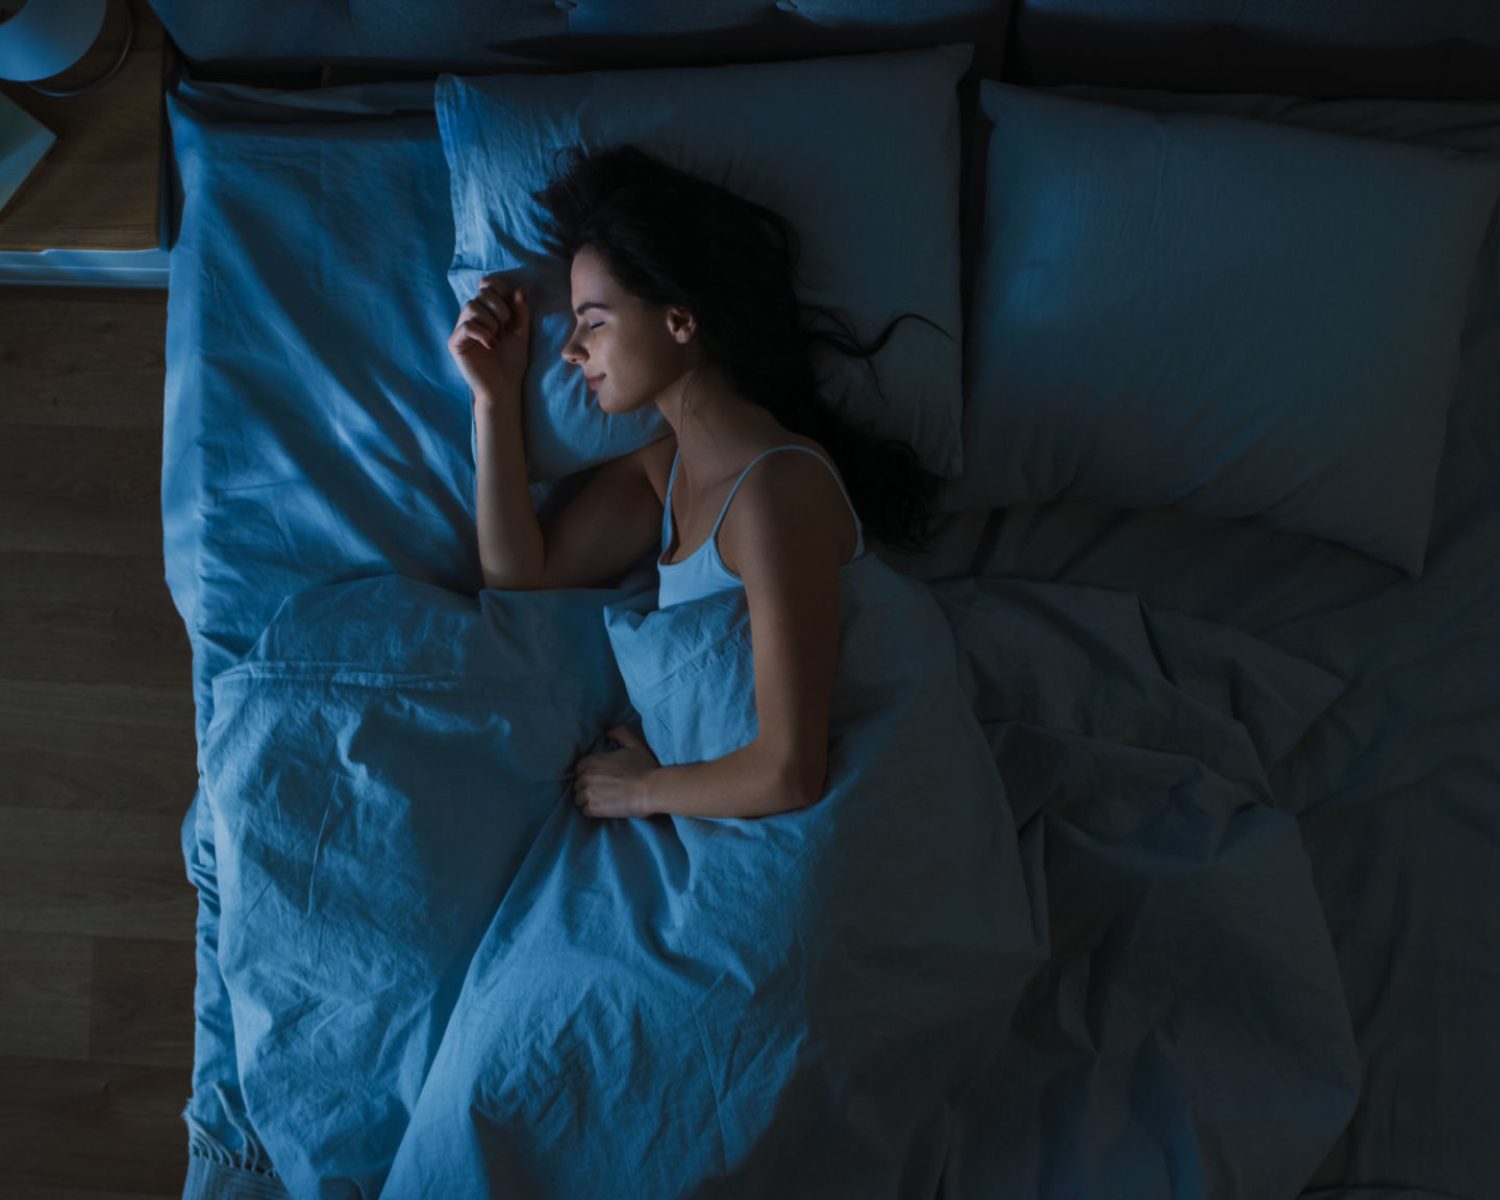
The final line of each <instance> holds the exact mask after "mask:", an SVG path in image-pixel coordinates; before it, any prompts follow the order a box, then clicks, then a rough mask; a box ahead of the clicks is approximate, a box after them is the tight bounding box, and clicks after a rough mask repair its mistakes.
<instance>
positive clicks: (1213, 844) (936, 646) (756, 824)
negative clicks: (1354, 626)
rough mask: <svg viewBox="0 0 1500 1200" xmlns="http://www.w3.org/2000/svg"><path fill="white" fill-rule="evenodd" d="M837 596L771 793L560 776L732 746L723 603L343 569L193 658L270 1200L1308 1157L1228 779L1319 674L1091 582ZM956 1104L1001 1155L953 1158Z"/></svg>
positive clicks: (1012, 1173) (1301, 961)
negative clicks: (812, 761) (197, 660)
mask: <svg viewBox="0 0 1500 1200" xmlns="http://www.w3.org/2000/svg"><path fill="white" fill-rule="evenodd" d="M844 584H845V587H844V593H843V596H844V601H843V602H844V624H843V632H842V641H841V650H840V665H839V671H838V678H837V682H836V688H835V697H834V704H833V724H832V728H831V757H830V768H829V784H828V789H827V791H826V793H825V795H824V796H823V797H822V799H821V800H820V801H819V802H818V803H816V804H814V805H812V806H810V807H808V808H806V809H802V810H797V811H795V812H791V813H784V814H778V815H777V816H774V817H769V818H761V819H753V820H752V819H747V820H707V819H699V818H681V817H674V816H667V815H664V814H659V815H657V816H654V817H651V818H648V819H645V820H634V821H623V820H596V819H594V818H590V817H586V816H584V815H583V814H582V813H581V812H580V811H579V810H578V809H577V808H576V807H575V806H574V805H573V804H572V802H571V779H570V768H571V764H572V762H573V761H574V760H575V759H576V757H577V756H578V755H579V754H582V753H587V752H590V751H591V750H598V749H604V748H605V741H604V738H603V733H602V731H603V730H604V729H607V728H610V727H612V726H613V725H614V724H617V723H619V722H620V721H621V720H638V721H639V723H640V726H641V728H642V730H643V732H644V733H645V735H646V737H647V740H648V742H649V743H650V744H651V745H652V747H653V749H654V750H655V751H656V753H657V754H658V757H659V758H660V760H661V761H662V762H663V763H664V764H672V763H677V762H691V761H697V760H700V759H702V758H705V757H714V756H718V755H721V754H724V753H727V752H729V751H730V750H732V749H735V748H737V746H739V745H742V744H744V742H745V741H748V740H749V739H750V738H751V737H753V736H754V730H755V728H756V720H755V712H754V702H753V668H752V659H751V656H750V650H749V627H748V614H747V612H746V610H745V605H744V599H743V594H742V593H731V594H730V595H729V596H728V597H725V596H723V595H721V596H717V597H706V598H704V599H701V600H697V601H692V602H689V603H687V604H682V605H676V606H673V607H671V608H669V609H665V610H656V609H655V606H654V600H655V597H654V588H652V587H647V588H644V589H641V588H636V589H635V590H633V591H627V590H626V589H624V588H620V589H611V590H600V589H575V590H565V591H557V592H536V593H528V592H496V591H486V592H484V593H482V594H481V596H480V598H479V599H478V601H475V600H473V599H471V598H469V597H466V596H459V595H456V594H454V593H451V592H447V591H445V590H443V589H441V588H437V587H434V586H433V585H430V584H427V583H422V582H419V581H415V580H410V579H404V578H402V577H399V576H385V577H379V578H376V579H372V580H361V581H354V582H350V583H341V584H335V585H330V586H327V587H323V588H318V589H313V590H311V591H308V592H304V593H302V594H300V595H299V596H296V597H293V598H290V599H288V600H287V601H286V602H285V603H284V604H283V605H282V606H281V608H280V609H279V610H278V612H277V614H276V616H275V618H274V620H273V621H272V623H271V624H270V626H269V627H268V628H267V630H266V632H265V633H264V635H263V636H262V637H261V638H260V639H259V641H258V642H257V643H256V645H255V646H254V647H253V649H252V650H251V652H250V653H249V654H248V655H247V656H246V657H245V659H244V660H243V661H242V662H241V663H239V664H237V665H236V666H235V667H233V668H231V669H229V670H227V671H225V672H223V673H221V674H220V675H219V676H217V677H216V678H215V679H214V682H213V688H214V702H215V712H214V719H213V722H212V725H211V727H210V729H209V732H208V736H207V740H206V743H205V747H204V760H205V768H206V776H205V795H204V797H203V801H204V803H203V805H202V812H203V814H204V819H206V820H208V821H210V822H211V824H212V836H213V840H214V842H215V844H216V845H217V847H218V848H219V859H218V879H219V902H220V928H219V956H220V963H221V967H222V971H223V977H224V981H225V985H226V988H227V991H228V995H229V999H230V1007H231V1011H232V1012H233V1016H234V1036H235V1043H236V1045H237V1046H238V1048H239V1074H240V1079H241V1083H242V1087H243V1093H244V1100H245V1104H246V1108H247V1112H248V1116H249V1120H250V1121H251V1123H252V1124H253V1126H254V1128H255V1130H256V1131H257V1133H258V1134H259V1137H260V1139H261V1141H262V1143H263V1145H264V1147H265V1149H266V1151H267V1153H268V1154H269V1157H270V1159H271V1161H272V1162H273V1163H274V1164H275V1167H276V1171H277V1174H278V1175H279V1176H280V1177H281V1180H282V1181H283V1182H284V1184H285V1185H286V1187H287V1189H288V1190H289V1191H290V1192H291V1193H292V1194H293V1195H297V1196H327V1197H332V1196H350V1197H353V1196H376V1195H381V1196H390V1197H406V1196H411V1197H416V1196H430V1195H445V1196H483V1195H528V1196H532V1195H534V1196H564V1195H590V1196H600V1197H606V1196H620V1197H627V1196H640V1195H653V1196H689V1195H691V1196H699V1197H710V1196H744V1195H775V1194H781V1195H791V1194H799V1189H801V1190H802V1194H817V1195H820V1196H828V1197H839V1196H848V1197H851V1198H853V1197H863V1198H868V1197H881V1196H889V1197H893V1198H894V1197H898V1196H916V1195H928V1196H930V1195H934V1194H936V1191H937V1188H938V1187H939V1186H941V1181H942V1178H943V1176H944V1173H945V1172H946V1174H947V1176H948V1178H949V1179H950V1180H961V1181H962V1184H963V1186H964V1187H966V1188H968V1187H972V1186H974V1185H975V1179H974V1178H970V1176H975V1175H976V1173H979V1174H983V1175H984V1177H985V1180H986V1182H985V1188H986V1190H989V1194H1009V1192H1008V1190H1007V1189H1008V1188H1009V1187H1012V1186H1020V1185H1023V1184H1024V1185H1025V1186H1026V1187H1028V1188H1033V1189H1034V1188H1035V1186H1036V1183H1037V1181H1038V1180H1039V1179H1041V1178H1043V1177H1049V1176H1050V1177H1053V1178H1056V1177H1057V1174H1058V1172H1064V1173H1067V1172H1072V1173H1074V1176H1075V1177H1076V1179H1077V1181H1078V1183H1079V1184H1088V1183H1093V1184H1095V1185H1097V1184H1098V1183H1099V1181H1101V1180H1104V1179H1107V1178H1109V1177H1112V1176H1113V1175H1117V1174H1118V1173H1119V1172H1120V1171H1121V1170H1122V1169H1126V1170H1130V1171H1135V1172H1137V1173H1136V1174H1135V1175H1133V1176H1132V1178H1133V1179H1137V1180H1139V1181H1141V1182H1142V1183H1145V1184H1148V1185H1149V1184H1151V1183H1152V1182H1153V1181H1154V1180H1153V1176H1152V1175H1151V1174H1150V1173H1149V1172H1146V1173H1142V1171H1141V1168H1142V1165H1143V1164H1146V1163H1163V1164H1168V1166H1166V1167H1164V1168H1163V1169H1164V1170H1166V1169H1169V1168H1170V1169H1171V1170H1173V1171H1176V1172H1178V1173H1179V1182H1181V1183H1183V1185H1184V1186H1189V1187H1191V1186H1192V1185H1193V1184H1194V1183H1198V1184H1201V1185H1203V1186H1204V1187H1205V1188H1206V1189H1207V1190H1208V1191H1211V1192H1213V1194H1234V1195H1246V1196H1249V1195H1265V1194H1271V1193H1270V1192H1268V1191H1267V1190H1265V1188H1264V1187H1257V1186H1252V1185H1254V1184H1256V1183H1257V1181H1258V1182H1259V1183H1264V1184H1270V1183H1273V1182H1275V1181H1277V1180H1288V1179H1289V1180H1295V1179H1296V1178H1297V1177H1298V1172H1299V1171H1300V1172H1301V1173H1302V1175H1305V1174H1306V1172H1307V1171H1308V1170H1309V1169H1310V1168H1311V1165H1313V1164H1315V1163H1316V1161H1317V1159H1318V1157H1319V1156H1320V1155H1321V1154H1322V1153H1323V1152H1324V1151H1325V1150H1326V1148H1327V1144H1328V1143H1329V1142H1331V1140H1332V1139H1333V1138H1334V1137H1335V1136H1336V1135H1337V1133H1338V1130H1339V1129H1340V1128H1341V1127H1342V1125H1343V1123H1344V1122H1345V1120H1347V1117H1348V1114H1349V1111H1350V1109H1351V1107H1352V1105H1353V1103H1354V1100H1355V1098H1356V1096H1357V1094H1358V1070H1357V1065H1356V1063H1355V1060H1354V1056H1353V1043H1352V1034H1351V1031H1350V1028H1349V1024H1348V1016H1347V1013H1346V1011H1345V1009H1344V1006H1343V1002H1342V994H1341V991H1340V989H1339V984H1338V975H1337V964H1336V961H1335V959H1334V956H1333V952H1332V948H1331V946H1330V944H1329V940H1328V936H1327V931H1326V927H1325V926H1324V924H1323V921H1322V917H1321V909H1320V908H1319V906H1318V902H1317V897H1316V894H1315V893H1314V891H1313V890H1312V887H1311V882H1310V878H1309V874H1308V866H1307V861H1306V858H1305V856H1304V854H1303V851H1302V847H1301V842H1300V839H1299V837H1298V835H1297V832H1296V828H1295V824H1294V822H1292V821H1291V819H1290V818H1288V817H1285V816H1283V815H1282V814H1280V813H1278V812H1277V811H1276V810H1275V809H1273V808H1272V807H1270V806H1269V805H1268V804H1267V802H1266V801H1267V794H1266V788H1267V784H1266V775H1265V768H1266V765H1267V763H1269V762H1273V761H1274V760H1275V759H1276V758H1277V757H1279V756H1280V755H1281V754H1283V753H1285V751H1286V750H1287V748H1288V747H1289V746H1290V745H1291V744H1292V743H1294V742H1295V741H1296V740H1297V738H1298V737H1299V736H1300V735H1301V733H1302V731H1303V730H1304V729H1305V728H1306V726H1307V725H1308V723H1309V722H1310V721H1311V720H1313V719H1314V718H1315V717H1316V716H1317V714H1318V713H1319V712H1321V711H1322V709H1323V708H1324V707H1326V706H1327V704H1328V703H1329V702H1330V701H1331V700H1332V699H1333V698H1334V697H1335V696H1336V695H1337V694H1338V692H1339V690H1340V688H1341V684H1340V682H1339V680H1337V679H1336V678H1335V677H1333V676H1332V675H1330V674H1329V673H1327V672H1325V671H1323V670H1321V669H1320V668H1317V667H1315V666H1312V665H1311V664H1309V663H1306V662H1304V661H1302V660H1300V659H1297V658H1295V657H1293V656H1290V655H1287V654H1285V653H1283V652H1281V651H1277V650H1274V649H1272V648H1270V647H1268V646H1266V645H1264V644H1262V643H1260V642H1257V641H1256V640H1255V639H1253V638H1250V637H1247V636H1245V635H1243V634H1240V633H1237V632H1235V631H1233V630H1229V629H1225V628H1221V627H1216V626H1213V625H1211V624H1208V623H1205V622H1201V621H1197V620H1194V619H1191V618H1186V617H1182V616H1178V615H1174V614H1171V613H1169V612H1164V613H1154V612H1151V611H1149V610H1147V609H1146V608H1145V607H1144V606H1142V605H1141V604H1140V603H1139V602H1138V601H1137V600H1136V599H1135V597H1133V596H1131V595H1128V594H1125V593H1119V592H1106V591H1101V590H1099V589H1090V588H1079V587H1074V586H1070V585H1035V584H1033V585H1024V584H1016V585H1005V584H996V583H990V584H985V585H983V587H984V594H983V595H982V596H981V595H980V593H979V592H977V591H976V592H975V593H973V594H970V595H964V594H962V593H952V594H949V595H947V596H946V597H945V599H944V602H943V603H941V604H940V603H939V602H938V601H937V599H936V598H935V596H934V593H933V591H932V590H931V589H930V588H929V587H928V586H927V585H926V584H923V583H921V582H919V581H915V580H912V579H910V578H908V577H905V576H903V575H900V574H898V573H896V572H894V571H892V570H891V569H890V568H889V567H887V566H886V565H885V564H883V563H881V562H880V560H878V559H877V558H874V557H873V556H867V557H866V558H864V559H861V560H858V561H857V562H856V563H855V564H851V566H850V567H848V568H846V570H845V577H844ZM977 586H979V585H976V587H977ZM981 601H982V602H981ZM955 627H959V628H961V629H962V632H963V645H964V646H965V647H966V648H965V650H964V651H963V652H962V653H960V652H959V651H958V649H957V646H956V645H955V642H954V639H953V635H952V629H953V628H955ZM1018 826H1020V827H1022V828H1024V829H1025V830H1026V834H1025V836H1024V837H1022V838H1020V839H1018V837H1017V828H1018ZM1106 935H1107V936H1106ZM1044 964H1045V969H1044ZM1002 1057H1003V1061H1004V1062H1005V1064H1006V1066H1005V1069H1004V1070H1002V1071H1000V1072H999V1073H998V1076H996V1072H994V1071H993V1070H992V1068H993V1067H994V1065H995V1063H996V1062H997V1061H999V1060H1001V1058H1002ZM987 1073H988V1077H992V1078H993V1077H998V1078H1000V1079H1001V1080H1002V1081H1003V1086H1002V1088H1001V1089H1000V1090H999V1091H993V1090H990V1091H980V1090H978V1084H979V1082H980V1080H981V1079H982V1078H984V1077H986V1075H987ZM1127 1099H1128V1101H1129V1103H1128V1104H1126V1103H1125V1101H1126V1100H1127ZM976 1102H977V1103H982V1104H983V1105H985V1106H986V1109H987V1111H986V1128H987V1130H988V1131H989V1136H990V1137H992V1138H994V1139H998V1143H999V1145H1000V1146H1002V1147H1003V1150H1004V1152H1003V1153H1000V1154H996V1153H994V1150H995V1149H996V1147H995V1146H994V1145H992V1146H990V1147H988V1148H985V1149H983V1150H982V1152H976V1148H971V1147H967V1146H965V1145H962V1144H959V1143H956V1142H955V1141H954V1136H953V1135H954V1132H955V1130H956V1129H957V1120H956V1114H957V1112H958V1110H959V1109H961V1108H962V1107H963V1106H965V1105H968V1104H972V1103H976ZM1044 1119H1045V1120H1046V1121H1047V1124H1048V1127H1049V1128H1050V1129H1051V1130H1053V1131H1054V1132H1053V1133H1052V1135H1050V1136H1048V1137H1046V1138H1044V1137H1043V1136H1042V1132H1041V1127H1040V1122H1041V1121H1042V1120H1044ZM1272 1146H1274V1147H1276V1149H1277V1153H1276V1154H1274V1155H1271V1154H1268V1153H1267V1150H1268V1148H1269V1147H1272ZM1247 1171H1248V1172H1249V1173H1247ZM1231 1173H1232V1174H1233V1177H1234V1178H1235V1179H1236V1180H1238V1181H1240V1184H1239V1186H1241V1187H1248V1188H1250V1190H1241V1191H1224V1190H1222V1185H1223V1184H1224V1183H1225V1182H1226V1181H1227V1180H1228V1179H1229V1178H1230V1175H1231ZM991 1181H992V1182H993V1186H994V1187H995V1188H999V1189H1000V1190H999V1191H994V1190H990V1187H991ZM806 1189H812V1191H811V1192H810V1193H809V1192H807V1191H806ZM976 1194H979V1193H976ZM1027 1194H1030V1192H1028V1193H1027ZM1091 1194H1093V1193H1091ZM1142 1194H1148V1193H1142Z"/></svg>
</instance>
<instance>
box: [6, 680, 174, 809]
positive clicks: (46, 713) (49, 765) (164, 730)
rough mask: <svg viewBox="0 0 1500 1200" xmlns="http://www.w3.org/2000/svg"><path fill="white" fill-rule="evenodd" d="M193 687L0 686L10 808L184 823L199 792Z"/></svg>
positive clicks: (22, 682)
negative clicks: (124, 811) (164, 817)
mask: <svg viewBox="0 0 1500 1200" xmlns="http://www.w3.org/2000/svg"><path fill="white" fill-rule="evenodd" d="M193 729H194V712H193V696H192V689H191V686H190V684H189V685H185V684H184V683H183V682H179V683H177V684H175V685H173V686H171V687H141V686H136V685H135V684H129V683H90V684H83V683H56V682H53V681H50V680H45V679H7V680H4V681H3V682H0V779H3V780H5V781H6V782H5V791H4V798H3V802H4V803H5V804H9V805H14V806H16V807H25V808H93V809H102V810H107V811H116V810H118V809H121V808H126V807H128V808H129V809H130V810H131V811H132V812H136V813H163V814H171V815H174V816H179V817H180V816H181V815H182V814H183V813H184V812H186V811H187V807H188V805H189V804H190V803H191V802H192V799H193V793H194V792H195V791H196V790H197V787H198V766H197V757H198V744H197V739H196V737H195V736H194V734H193Z"/></svg>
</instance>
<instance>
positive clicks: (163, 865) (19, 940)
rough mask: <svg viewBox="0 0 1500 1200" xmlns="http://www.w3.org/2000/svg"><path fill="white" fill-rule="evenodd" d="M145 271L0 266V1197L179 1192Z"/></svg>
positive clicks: (168, 668)
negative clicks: (20, 274) (135, 286)
mask: <svg viewBox="0 0 1500 1200" xmlns="http://www.w3.org/2000/svg"><path fill="white" fill-rule="evenodd" d="M166 305H167V293H166V292H165V291H139V290H129V289H120V290H102V289H98V288H55V287H7V288H0V539H3V540H0V1197H5V1198H6V1200H115V1198H118V1197H126V1196H129V1197H141V1196H152V1197H158V1196H159V1197H167V1196H180V1195H181V1191H182V1183H183V1177H184V1175H185V1173H186V1170H187V1129H186V1127H185V1126H184V1124H183V1122H182V1119H181V1117H180V1115H179V1114H180V1113H181V1112H182V1109H183V1107H184V1106H185V1105H186V1103H187V1099H188V1094H189V1090H190V1084H191V1075H192V1055H193V979H194V966H193V933H194V921H195V918H196V915H197V898H196V893H195V892H194V891H193V888H192V885H191V884H189V883H188V881H187V876H186V873H185V869H184V866H183V861H182V852H181V849H180V843H179V828H180V825H181V822H182V817H183V814H184V813H185V812H186V811H187V808H188V805H189V804H190V803H191V801H192V798H193V790H194V787H195V785H196V782H197V770H196V744H195V741H194V735H193V700H192V684H191V670H192V659H191V653H190V651H189V647H188V639H187V633H186V630H185V628H184V626H183V623H182V620H181V618H180V617H179V616H178V614H177V610H176V609H175V608H174V607H173V605H172V600H171V596H170V594H169V593H168V591H167V586H166V582H165V573H164V566H163V560H162V530H161V440H162V391H163V382H164V375H163V350H164V339H165V333H166Z"/></svg>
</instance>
